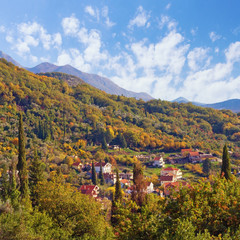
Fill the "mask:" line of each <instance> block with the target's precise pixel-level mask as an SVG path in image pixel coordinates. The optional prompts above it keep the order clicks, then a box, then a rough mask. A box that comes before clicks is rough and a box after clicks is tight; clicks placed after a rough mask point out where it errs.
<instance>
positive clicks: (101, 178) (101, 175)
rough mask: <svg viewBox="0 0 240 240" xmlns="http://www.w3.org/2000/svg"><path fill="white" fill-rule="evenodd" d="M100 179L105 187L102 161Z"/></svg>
mask: <svg viewBox="0 0 240 240" xmlns="http://www.w3.org/2000/svg"><path fill="white" fill-rule="evenodd" d="M99 179H100V184H101V185H104V183H105V181H104V176H103V169H102V161H100V172H99Z"/></svg>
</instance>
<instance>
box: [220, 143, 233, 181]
mask: <svg viewBox="0 0 240 240" xmlns="http://www.w3.org/2000/svg"><path fill="white" fill-rule="evenodd" d="M230 165H231V164H230V158H229V154H228V148H227V144H226V143H225V145H224V147H223V155H222V169H221V177H225V178H226V179H227V180H229V179H230V178H231V166H230Z"/></svg>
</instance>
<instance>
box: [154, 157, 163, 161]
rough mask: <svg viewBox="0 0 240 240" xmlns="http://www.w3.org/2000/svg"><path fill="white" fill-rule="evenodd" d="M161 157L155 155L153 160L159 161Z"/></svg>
mask: <svg viewBox="0 0 240 240" xmlns="http://www.w3.org/2000/svg"><path fill="white" fill-rule="evenodd" d="M161 158H162V157H155V158H154V159H153V161H159V160H160V159H161Z"/></svg>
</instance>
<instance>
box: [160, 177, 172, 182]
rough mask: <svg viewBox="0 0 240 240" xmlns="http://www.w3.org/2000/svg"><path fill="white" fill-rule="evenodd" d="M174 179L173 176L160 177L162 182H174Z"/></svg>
mask: <svg viewBox="0 0 240 240" xmlns="http://www.w3.org/2000/svg"><path fill="white" fill-rule="evenodd" d="M172 181H173V176H161V177H160V182H172Z"/></svg>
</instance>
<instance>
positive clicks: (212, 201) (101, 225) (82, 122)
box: [0, 59, 240, 240]
mask: <svg viewBox="0 0 240 240" xmlns="http://www.w3.org/2000/svg"><path fill="white" fill-rule="evenodd" d="M47 75H48V76H44V75H35V74H33V73H31V72H29V71H26V70H24V69H22V68H19V67H17V66H15V65H13V64H12V63H9V62H7V61H6V60H4V59H1V60H0V119H1V121H0V131H1V139H0V174H1V175H0V199H1V200H0V240H1V239H5V240H6V239H20V240H21V239H239V234H240V233H239V232H240V229H239V219H240V216H239V213H240V209H239V207H240V205H239V203H240V188H239V180H238V179H237V177H235V176H233V175H232V174H231V172H230V173H229V176H230V177H229V179H225V178H224V176H222V178H219V176H220V167H219V164H218V162H217V163H216V164H215V168H216V171H214V174H215V173H216V174H215V175H216V176H212V175H210V176H209V174H208V175H203V174H202V175H201V174H198V175H197V178H196V179H195V180H194V181H193V182H190V181H189V182H187V184H186V185H185V187H182V185H181V184H183V182H179V184H180V185H179V186H180V187H179V188H178V189H177V190H176V191H174V189H172V190H169V192H170V193H168V195H166V196H167V197H166V198H163V197H162V196H161V194H160V193H161V192H164V191H165V190H164V189H163V187H162V186H160V185H159V186H158V192H156V194H147V193H146V184H147V181H146V178H145V176H144V170H145V169H144V167H143V166H142V163H141V161H139V160H137V158H136V157H135V155H134V154H138V153H141V154H142V153H143V154H148V155H150V154H153V153H154V154H159V153H161V152H163V151H164V152H165V153H169V154H171V153H172V152H176V151H180V149H182V148H198V149H200V150H201V151H204V152H206V153H208V152H209V153H210V152H211V153H213V154H214V155H215V156H218V157H221V155H222V148H223V145H224V144H225V143H226V142H227V145H228V148H229V150H230V152H231V162H232V163H234V165H235V166H238V165H239V156H240V155H239V147H240V119H239V115H237V114H235V113H232V112H231V111H218V110H213V109H208V108H202V107H196V106H194V105H192V104H190V103H189V104H178V103H171V102H167V101H161V100H151V101H148V102H144V101H143V100H136V99H134V98H127V97H123V96H116V95H109V94H107V93H105V92H102V91H100V90H98V89H96V88H94V87H92V86H90V85H88V84H86V83H84V82H83V81H82V80H81V79H77V78H76V77H74V76H71V75H67V74H61V73H51V74H47ZM114 145H117V146H118V148H117V150H114V148H111V149H110V146H114ZM226 149H227V148H226ZM128 153H132V155H131V156H129V155H128ZM20 155H21V157H19V156H20ZM226 158H227V159H228V160H229V156H228V151H227V150H226ZM20 160H21V161H22V162H21V164H20V163H19V162H20ZM229 161H230V160H229ZM94 162H97V163H100V165H101V166H102V162H104V163H111V164H112V166H113V167H114V168H115V169H118V168H119V169H121V170H122V172H124V173H125V174H127V173H129V172H130V171H132V172H133V186H132V189H131V190H132V192H131V193H130V194H129V195H128V197H127V196H125V195H124V194H125V192H123V191H122V190H121V184H120V182H119V176H118V170H116V171H117V174H116V175H117V177H116V178H117V179H116V183H115V185H111V186H110V185H108V184H106V183H105V182H104V180H103V178H102V179H101V178H100V177H101V176H100V172H101V171H102V170H100V172H99V175H98V179H97V180H96V179H93V176H95V175H96V172H94V169H95V167H94ZM75 163H77V164H80V163H81V164H82V165H84V167H85V168H89V169H91V166H92V172H91V174H90V170H89V169H88V170H87V171H81V170H79V169H78V168H73V166H74V164H75ZM20 165H21V166H20ZM77 166H78V165H77ZM199 166H200V165H199ZM228 166H229V167H228V170H229V171H231V167H230V165H228ZM16 169H17V170H18V174H16V175H15V174H14V173H15V172H16ZM100 169H101V167H100ZM114 171H115V170H114ZM157 171H159V170H158V169H157ZM214 174H213V175H214ZM234 174H235V175H236V176H237V173H234ZM90 175H91V176H90ZM201 177H205V178H201ZM147 179H148V181H151V182H154V181H155V182H158V176H148V178H147ZM27 180H29V183H28V181H27ZM24 181H25V183H24V187H25V190H24V191H25V192H24V191H23V190H22V189H23V186H22V185H23V184H22V182H24ZM96 181H98V182H96ZM96 183H97V184H98V185H101V187H100V196H101V200H99V199H97V198H96V199H97V200H94V199H93V198H91V197H89V196H86V195H84V194H81V192H80V186H85V185H86V186H88V185H90V184H93V185H96ZM114 186H115V187H114ZM28 187H29V189H28ZM124 190H126V191H127V190H128V189H127V187H126V188H125V189H124ZM26 196H27V197H26ZM26 199H27V200H26ZM123 203H124V204H123Z"/></svg>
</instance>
